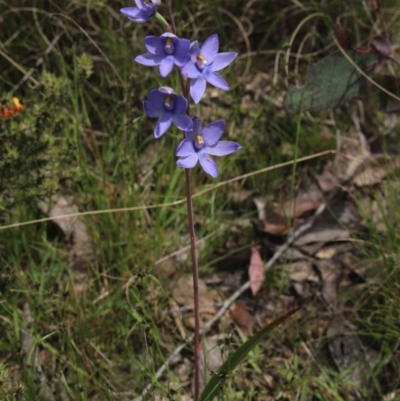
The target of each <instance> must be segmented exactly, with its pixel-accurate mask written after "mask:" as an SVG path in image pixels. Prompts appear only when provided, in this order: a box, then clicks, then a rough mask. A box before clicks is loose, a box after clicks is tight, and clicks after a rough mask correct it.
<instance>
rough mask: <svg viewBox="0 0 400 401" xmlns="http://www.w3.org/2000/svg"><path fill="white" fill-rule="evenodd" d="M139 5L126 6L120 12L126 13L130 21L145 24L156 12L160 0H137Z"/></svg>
mask: <svg viewBox="0 0 400 401" xmlns="http://www.w3.org/2000/svg"><path fill="white" fill-rule="evenodd" d="M135 3H136V5H137V7H124V8H121V9H120V12H121V13H122V14H124V15H126V16H127V17H128V18H129V20H130V21H132V22H136V23H138V24H143V23H144V22H146V21H148V20H149V19H150V18H151V17H152V16H153V15H154V14H155V13H156V12H157V6H159V5H160V0H152V1H146V0H135Z"/></svg>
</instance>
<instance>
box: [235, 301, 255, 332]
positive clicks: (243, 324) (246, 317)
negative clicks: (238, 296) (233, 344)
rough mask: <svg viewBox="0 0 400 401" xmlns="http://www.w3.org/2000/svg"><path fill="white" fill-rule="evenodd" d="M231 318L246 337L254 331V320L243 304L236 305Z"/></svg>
mask: <svg viewBox="0 0 400 401" xmlns="http://www.w3.org/2000/svg"><path fill="white" fill-rule="evenodd" d="M231 317H232V320H233V321H234V322H235V323H236V324H237V325H238V326H239V328H240V330H242V333H243V334H244V335H245V336H246V337H247V336H248V335H249V334H250V333H251V332H252V331H253V328H254V318H253V316H251V315H250V313H249V312H248V311H247V309H246V306H245V305H243V304H241V303H238V304H236V305H235V306H234V308H233V309H232V311H231Z"/></svg>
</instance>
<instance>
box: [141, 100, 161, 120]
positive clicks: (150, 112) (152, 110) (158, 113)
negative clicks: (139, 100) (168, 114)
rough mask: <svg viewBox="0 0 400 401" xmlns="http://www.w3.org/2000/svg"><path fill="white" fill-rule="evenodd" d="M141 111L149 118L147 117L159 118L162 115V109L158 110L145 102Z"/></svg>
mask: <svg viewBox="0 0 400 401" xmlns="http://www.w3.org/2000/svg"><path fill="white" fill-rule="evenodd" d="M143 109H144V112H145V113H146V114H147V115H148V116H149V117H153V118H155V117H161V116H162V114H163V113H164V110H163V109H159V108H157V107H155V106H153V105H152V104H151V103H150V102H148V101H147V100H144V101H143Z"/></svg>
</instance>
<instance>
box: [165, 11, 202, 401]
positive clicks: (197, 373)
mask: <svg viewBox="0 0 400 401" xmlns="http://www.w3.org/2000/svg"><path fill="white" fill-rule="evenodd" d="M168 14H169V17H170V19H171V24H172V33H174V34H175V35H176V25H175V21H174V17H173V14H172V9H171V3H168ZM178 75H179V82H180V85H181V89H182V93H183V96H184V97H185V98H186V100H187V110H186V112H187V115H188V116H190V93H189V86H188V81H187V82H186V84H185V80H184V79H183V77H182V75H181V74H180V73H178ZM185 181H186V204H187V214H188V223H189V234H190V249H191V254H192V272H193V300H194V344H193V345H194V394H193V399H194V401H199V399H200V370H201V366H200V352H201V344H200V300H199V262H198V258H197V246H196V232H195V229H194V215H193V203H192V186H191V182H190V170H189V169H187V168H186V169H185Z"/></svg>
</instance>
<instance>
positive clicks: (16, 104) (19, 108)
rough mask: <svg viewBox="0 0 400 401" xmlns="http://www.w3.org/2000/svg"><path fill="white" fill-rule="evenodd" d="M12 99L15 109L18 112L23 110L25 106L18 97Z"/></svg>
mask: <svg viewBox="0 0 400 401" xmlns="http://www.w3.org/2000/svg"><path fill="white" fill-rule="evenodd" d="M12 101H13V103H14V111H15V112H16V113H19V112H21V111H22V110H23V109H24V106H22V104H21V103H20V102H19V99H18V98H17V97H13V98H12Z"/></svg>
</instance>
